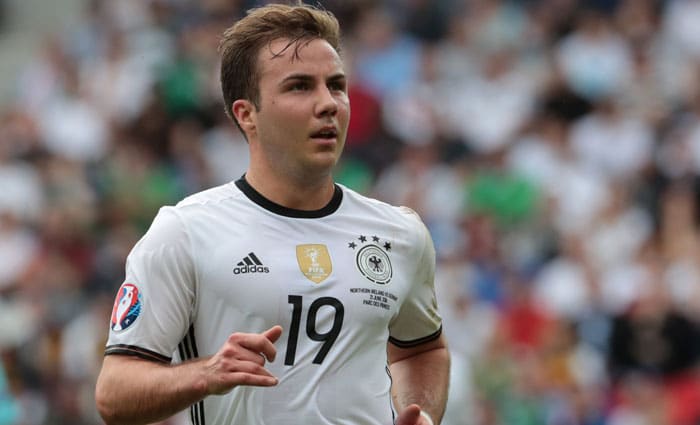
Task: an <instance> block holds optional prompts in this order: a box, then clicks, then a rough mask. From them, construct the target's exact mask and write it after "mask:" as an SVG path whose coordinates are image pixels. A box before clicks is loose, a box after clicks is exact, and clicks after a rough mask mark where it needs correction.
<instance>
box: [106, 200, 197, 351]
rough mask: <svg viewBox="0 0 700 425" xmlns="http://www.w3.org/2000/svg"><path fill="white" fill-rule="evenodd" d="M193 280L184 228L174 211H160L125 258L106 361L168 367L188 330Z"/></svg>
mask: <svg viewBox="0 0 700 425" xmlns="http://www.w3.org/2000/svg"><path fill="white" fill-rule="evenodd" d="M195 279H196V275H195V271H194V262H193V259H192V253H191V249H190V240H189V237H188V234H187V231H186V228H185V226H184V224H183V222H182V220H181V219H180V217H179V216H178V214H177V212H176V210H175V209H174V208H173V207H163V208H161V210H160V211H159V212H158V215H157V216H156V218H155V219H154V220H153V223H152V225H151V228H150V229H149V230H148V232H146V234H145V235H144V236H143V238H142V239H141V240H140V241H139V242H138V243H137V244H136V245H135V246H134V248H133V249H132V251H131V253H130V254H129V256H128V258H127V263H126V277H125V280H124V283H123V284H122V286H121V287H120V288H119V291H118V292H117V296H116V299H115V302H114V308H113V310H112V316H111V320H110V330H109V338H108V341H107V347H106V350H105V355H112V354H122V355H133V356H138V357H141V358H144V359H147V360H152V361H158V362H165V363H170V362H171V360H172V357H171V356H172V354H173V353H174V352H175V349H176V348H177V344H178V343H179V342H180V341H181V340H182V338H183V337H184V335H185V333H186V332H187V330H188V329H189V326H190V320H191V317H192V315H193V306H194V300H195V283H196V282H195Z"/></svg>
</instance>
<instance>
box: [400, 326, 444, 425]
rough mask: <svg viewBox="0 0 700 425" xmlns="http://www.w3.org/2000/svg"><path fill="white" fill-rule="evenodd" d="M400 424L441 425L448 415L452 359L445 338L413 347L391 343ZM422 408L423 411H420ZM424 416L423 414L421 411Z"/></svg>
mask: <svg viewBox="0 0 700 425" xmlns="http://www.w3.org/2000/svg"><path fill="white" fill-rule="evenodd" d="M387 355H388V359H389V370H390V371H391V377H392V397H393V400H394V405H395V406H396V408H397V409H398V411H399V416H398V418H397V420H396V425H431V424H430V421H429V420H428V419H427V418H425V416H424V415H428V416H429V417H430V418H431V419H432V421H433V423H434V425H438V424H439V423H440V421H441V420H442V415H443V414H444V413H445V404H446V403H447V389H448V385H449V376H450V356H449V353H448V351H447V344H446V342H445V339H444V336H442V335H441V336H440V337H439V338H437V339H434V340H432V341H430V342H426V343H424V344H420V345H417V346H415V347H410V348H401V347H398V346H397V345H394V344H393V343H391V342H389V343H388V344H387ZM412 405H418V407H420V410H418V409H416V407H415V406H412ZM421 411H422V412H423V414H420V412H421Z"/></svg>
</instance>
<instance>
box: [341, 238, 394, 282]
mask: <svg viewBox="0 0 700 425" xmlns="http://www.w3.org/2000/svg"><path fill="white" fill-rule="evenodd" d="M357 241H358V242H356V241H354V240H353V241H351V242H350V243H348V248H350V249H352V250H357V254H356V255H355V262H356V263H357V269H358V270H359V271H360V273H362V275H363V276H364V277H366V278H367V279H368V280H369V281H370V282H374V283H376V284H379V285H386V284H388V283H389V282H390V281H391V276H392V275H393V270H392V268H391V261H390V260H389V254H388V252H389V251H391V243H389V242H388V241H384V242H382V241H381V239H379V237H377V236H372V237H371V240H370V239H369V238H368V237H367V236H364V235H360V236H359V237H358V238H357Z"/></svg>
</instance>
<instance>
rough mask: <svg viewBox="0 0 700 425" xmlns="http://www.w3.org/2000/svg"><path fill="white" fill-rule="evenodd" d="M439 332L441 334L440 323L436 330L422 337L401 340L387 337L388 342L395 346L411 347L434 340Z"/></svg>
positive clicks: (438, 335)
mask: <svg viewBox="0 0 700 425" xmlns="http://www.w3.org/2000/svg"><path fill="white" fill-rule="evenodd" d="M441 334H442V325H440V329H438V330H437V331H435V332H434V333H432V334H430V335H428V336H424V337H423V338H418V339H414V340H411V341H401V340H399V339H396V338H392V337H389V342H390V343H392V344H394V345H395V346H397V347H399V348H411V347H416V346H418V345H421V344H425V343H426V342H430V341H434V340H436V339H438V338H439V337H440V335H441Z"/></svg>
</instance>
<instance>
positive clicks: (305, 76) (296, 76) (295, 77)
mask: <svg viewBox="0 0 700 425" xmlns="http://www.w3.org/2000/svg"><path fill="white" fill-rule="evenodd" d="M313 79H314V77H312V76H311V75H309V74H292V75H288V76H286V77H284V79H283V80H282V84H285V83H286V82H288V81H313Z"/></svg>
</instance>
